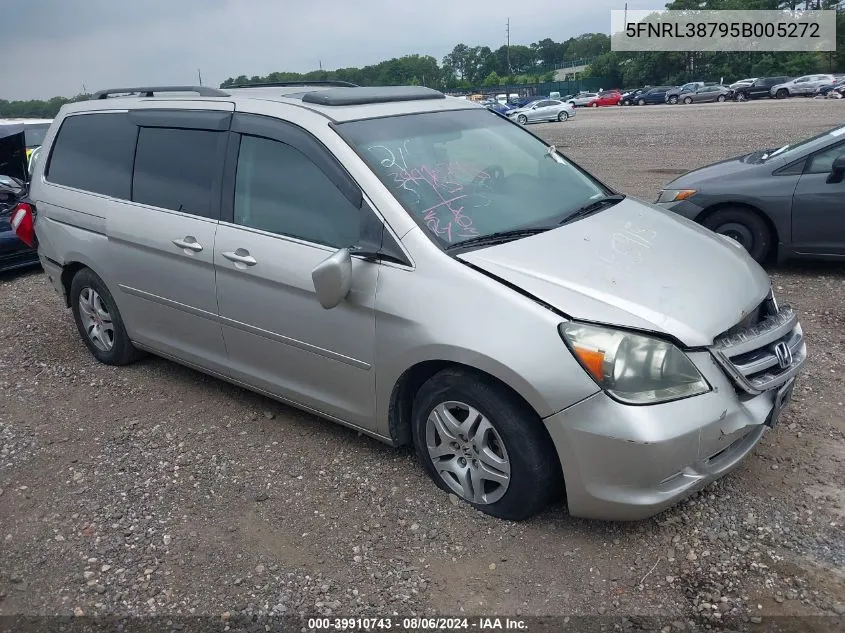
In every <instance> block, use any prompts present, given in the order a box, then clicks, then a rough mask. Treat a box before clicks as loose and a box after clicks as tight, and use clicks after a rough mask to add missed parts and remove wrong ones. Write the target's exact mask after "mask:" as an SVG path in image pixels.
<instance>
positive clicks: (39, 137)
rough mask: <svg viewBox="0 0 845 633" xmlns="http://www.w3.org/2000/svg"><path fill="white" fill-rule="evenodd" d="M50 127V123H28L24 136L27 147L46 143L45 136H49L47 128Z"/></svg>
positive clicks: (30, 147)
mask: <svg viewBox="0 0 845 633" xmlns="http://www.w3.org/2000/svg"><path fill="white" fill-rule="evenodd" d="M48 129H50V124H49V123H43V124H39V125H27V126H25V127H24V132H23V135H24V138H25V139H26V140H25V143H26V148H27V149H32V148H33V147H38V146H39V145H42V144H43V143H44V137H45V136H47V130H48Z"/></svg>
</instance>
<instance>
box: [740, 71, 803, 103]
mask: <svg viewBox="0 0 845 633" xmlns="http://www.w3.org/2000/svg"><path fill="white" fill-rule="evenodd" d="M790 79H792V77H760V78H759V79H757V80H756V81H755V82H754V83H753V84H751V85H750V86H739V87H738V88H737V89H736V91H735V92H734V99H735V100H737V101H748V100H749V99H762V98H763V97H766V98H770V97H771V95H770V94H769V90H770V89H771V87H772V86H777V85H778V84H783V83H786V82H787V81H789V80H790Z"/></svg>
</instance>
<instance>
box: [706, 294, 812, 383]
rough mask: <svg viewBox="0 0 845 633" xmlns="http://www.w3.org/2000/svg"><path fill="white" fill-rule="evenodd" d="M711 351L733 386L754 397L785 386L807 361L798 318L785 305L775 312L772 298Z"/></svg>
mask: <svg viewBox="0 0 845 633" xmlns="http://www.w3.org/2000/svg"><path fill="white" fill-rule="evenodd" d="M711 351H712V353H713V356H714V357H715V359H716V360H717V361H718V362H719V364H720V365H721V366H722V368H723V369H724V370H725V371H726V373H727V374H728V376H730V377H731V379H732V380H733V382H734V383H735V384H736V386H737V387H738V388H739V389H741V390H742V391H744V392H746V393H749V394H753V395H756V394H759V393H762V392H764V391H767V390H769V389H774V388H776V387H779V386H780V385H782V384H784V383H786V382H787V381H789V380H790V379H791V378H792V377H794V376H795V375H796V374H797V373H798V370H799V369H800V368H801V366H802V365H803V364H804V361H805V360H806V359H807V346H806V344H805V343H804V333H803V331H802V330H801V325H800V324H799V323H798V316H797V315H796V313H795V311H794V310H793V309H792V308H791V307H790V306H788V305H784V306H781V307H780V308H778V306H777V304H776V303H775V302H774V299H773V298H771V295H770V297H769V299H767V300H766V301H764V302H763V303H762V304H760V306H758V308H757V309H755V310H754V311H753V312H752V314H749V315H747V316H746V318H744V319H743V320H742V321H741V322H740V323H739V324H737V325H736V326H734V327H732V328H731V329H730V330H728V331H727V332H725V333H724V334H723V335H721V336H720V337H718V338H717V339H716V341H715V342H714V345H713V347H712V349H711Z"/></svg>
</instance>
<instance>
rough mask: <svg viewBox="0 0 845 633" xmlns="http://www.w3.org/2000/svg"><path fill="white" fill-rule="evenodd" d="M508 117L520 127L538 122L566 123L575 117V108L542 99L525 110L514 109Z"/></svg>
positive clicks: (524, 108)
mask: <svg viewBox="0 0 845 633" xmlns="http://www.w3.org/2000/svg"><path fill="white" fill-rule="evenodd" d="M507 115H508V118H509V119H512V120H514V121H516V122H517V123H519V124H520V125H525V124H526V123H534V122H537V121H566V120H567V119H568V118H569V117H573V116H575V106H573V105H571V104H569V103H564V102H563V101H558V100H557V99H540V100H538V101H532V102H531V103H529V104H527V105H526V106H525V107H523V108H514V109H513V110H511V111H509V112H508V113H507Z"/></svg>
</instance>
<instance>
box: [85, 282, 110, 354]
mask: <svg viewBox="0 0 845 633" xmlns="http://www.w3.org/2000/svg"><path fill="white" fill-rule="evenodd" d="M79 317H80V319H81V320H82V325H83V327H84V328H85V333H86V334H87V335H88V338H89V339H90V340H91V342H92V343H93V344H94V346H95V347H96V348H97V349H99V350H102V351H104V352H108V351H109V350H110V349H111V348H112V347H114V323H113V322H112V317H111V314H109V311H108V308H107V307H106V304H105V302H104V301H103V298H102V297H101V296H100V294H99V293H98V292H97V291H96V290H94V289H93V288H91V287H88V286H86V287H84V288H83V289H82V291H81V292H80V293H79Z"/></svg>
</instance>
